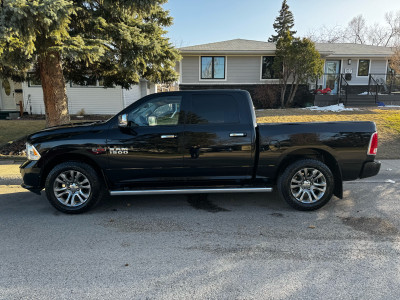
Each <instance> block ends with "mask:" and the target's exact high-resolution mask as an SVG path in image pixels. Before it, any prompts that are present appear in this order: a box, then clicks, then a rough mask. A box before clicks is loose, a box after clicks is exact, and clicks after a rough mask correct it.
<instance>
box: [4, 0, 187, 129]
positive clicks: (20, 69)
mask: <svg viewBox="0 0 400 300" xmlns="http://www.w3.org/2000/svg"><path fill="white" fill-rule="evenodd" d="M166 1H167V0H140V1H127V0H36V1H32V0H1V5H0V76H1V77H3V78H11V79H13V80H14V81H24V80H26V79H27V73H28V72H30V71H32V70H33V71H35V72H36V73H37V75H38V76H39V77H40V80H41V83H42V89H43V98H44V103H45V111H46V120H47V126H54V125H59V124H64V123H68V122H69V114H68V102H67V96H66V87H65V84H66V80H67V81H68V80H72V81H74V82H76V83H84V82H85V81H87V80H99V79H101V80H102V83H103V84H104V86H106V87H111V86H114V85H120V86H122V87H123V88H129V87H130V86H131V85H132V84H136V83H138V82H139V79H140V78H145V79H148V80H151V81H153V82H156V83H158V82H169V81H174V80H175V79H176V78H177V74H176V72H175V71H174V70H173V66H174V65H175V62H176V61H177V60H179V58H180V56H179V53H178V51H177V50H175V49H174V47H173V46H172V45H171V43H170V42H169V40H168V39H167V38H166V37H165V33H166V31H165V29H164V28H165V27H167V26H170V25H171V24H172V18H171V17H170V16H169V15H168V11H165V10H164V9H163V7H162V4H164V3H165V2H166ZM82 97H84V95H82ZM110 101H112V99H110Z"/></svg>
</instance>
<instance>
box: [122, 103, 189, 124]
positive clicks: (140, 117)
mask: <svg viewBox="0 0 400 300" xmlns="http://www.w3.org/2000/svg"><path fill="white" fill-rule="evenodd" d="M181 102H182V97H181V96H170V97H159V98H155V99H152V100H149V101H148V102H146V103H143V104H142V105H140V106H139V107H137V108H135V109H134V110H133V111H131V112H130V113H129V114H128V122H129V123H130V124H131V125H132V126H139V127H144V126H160V125H177V124H178V121H179V113H180V110H181Z"/></svg>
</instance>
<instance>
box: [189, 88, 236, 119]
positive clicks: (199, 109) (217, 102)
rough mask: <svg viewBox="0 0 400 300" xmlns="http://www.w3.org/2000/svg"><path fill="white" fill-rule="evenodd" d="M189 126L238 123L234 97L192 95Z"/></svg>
mask: <svg viewBox="0 0 400 300" xmlns="http://www.w3.org/2000/svg"><path fill="white" fill-rule="evenodd" d="M189 123H190V124H221V123H222V124H229V123H239V109H238V104H237V102H236V100H235V98H234V97H232V96H231V95H224V94H215V95H212V94H202V95H196V94H195V95H192V109H191V114H190V119H189Z"/></svg>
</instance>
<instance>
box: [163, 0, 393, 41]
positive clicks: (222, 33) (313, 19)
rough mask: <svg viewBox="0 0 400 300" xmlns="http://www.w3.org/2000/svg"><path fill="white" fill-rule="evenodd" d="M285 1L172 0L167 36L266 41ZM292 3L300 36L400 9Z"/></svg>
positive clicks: (350, 0)
mask: <svg viewBox="0 0 400 300" xmlns="http://www.w3.org/2000/svg"><path fill="white" fill-rule="evenodd" d="M281 4H282V1H281V0H169V2H168V3H166V4H165V5H164V7H165V8H166V9H168V10H170V14H171V16H172V17H174V25H173V26H171V27H169V28H167V30H168V31H169V33H168V35H167V36H168V37H169V38H170V39H171V42H172V43H173V44H174V45H175V46H176V47H183V46H190V45H197V44H204V43H210V42H218V41H224V40H230V39H235V38H242V39H249V40H260V41H264V40H266V39H267V37H269V36H270V35H271V34H272V33H273V32H274V31H273V28H272V24H273V22H274V20H275V17H276V16H277V15H278V11H279V9H280V7H281ZM288 4H289V6H290V9H291V11H292V12H293V14H294V18H295V30H297V32H298V35H299V36H304V35H306V34H307V32H308V31H309V30H311V29H312V28H318V27H319V26H321V25H323V24H325V25H327V26H335V25H337V24H343V25H347V23H348V22H349V21H350V20H351V19H352V18H353V17H355V16H357V15H359V14H362V15H363V16H364V17H365V18H366V19H367V22H368V24H371V25H372V24H374V23H376V22H378V23H382V24H383V23H384V16H385V12H389V11H394V12H395V11H398V10H400V0H379V1H376V0H375V1H371V0H334V1H330V2H329V1H319V0H288Z"/></svg>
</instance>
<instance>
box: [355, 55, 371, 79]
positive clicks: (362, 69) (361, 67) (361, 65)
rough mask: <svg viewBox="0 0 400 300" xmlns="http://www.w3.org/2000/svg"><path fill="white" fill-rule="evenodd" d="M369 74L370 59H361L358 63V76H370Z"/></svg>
mask: <svg viewBox="0 0 400 300" xmlns="http://www.w3.org/2000/svg"><path fill="white" fill-rule="evenodd" d="M368 74H369V59H360V60H359V61H358V71H357V76H368Z"/></svg>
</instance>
